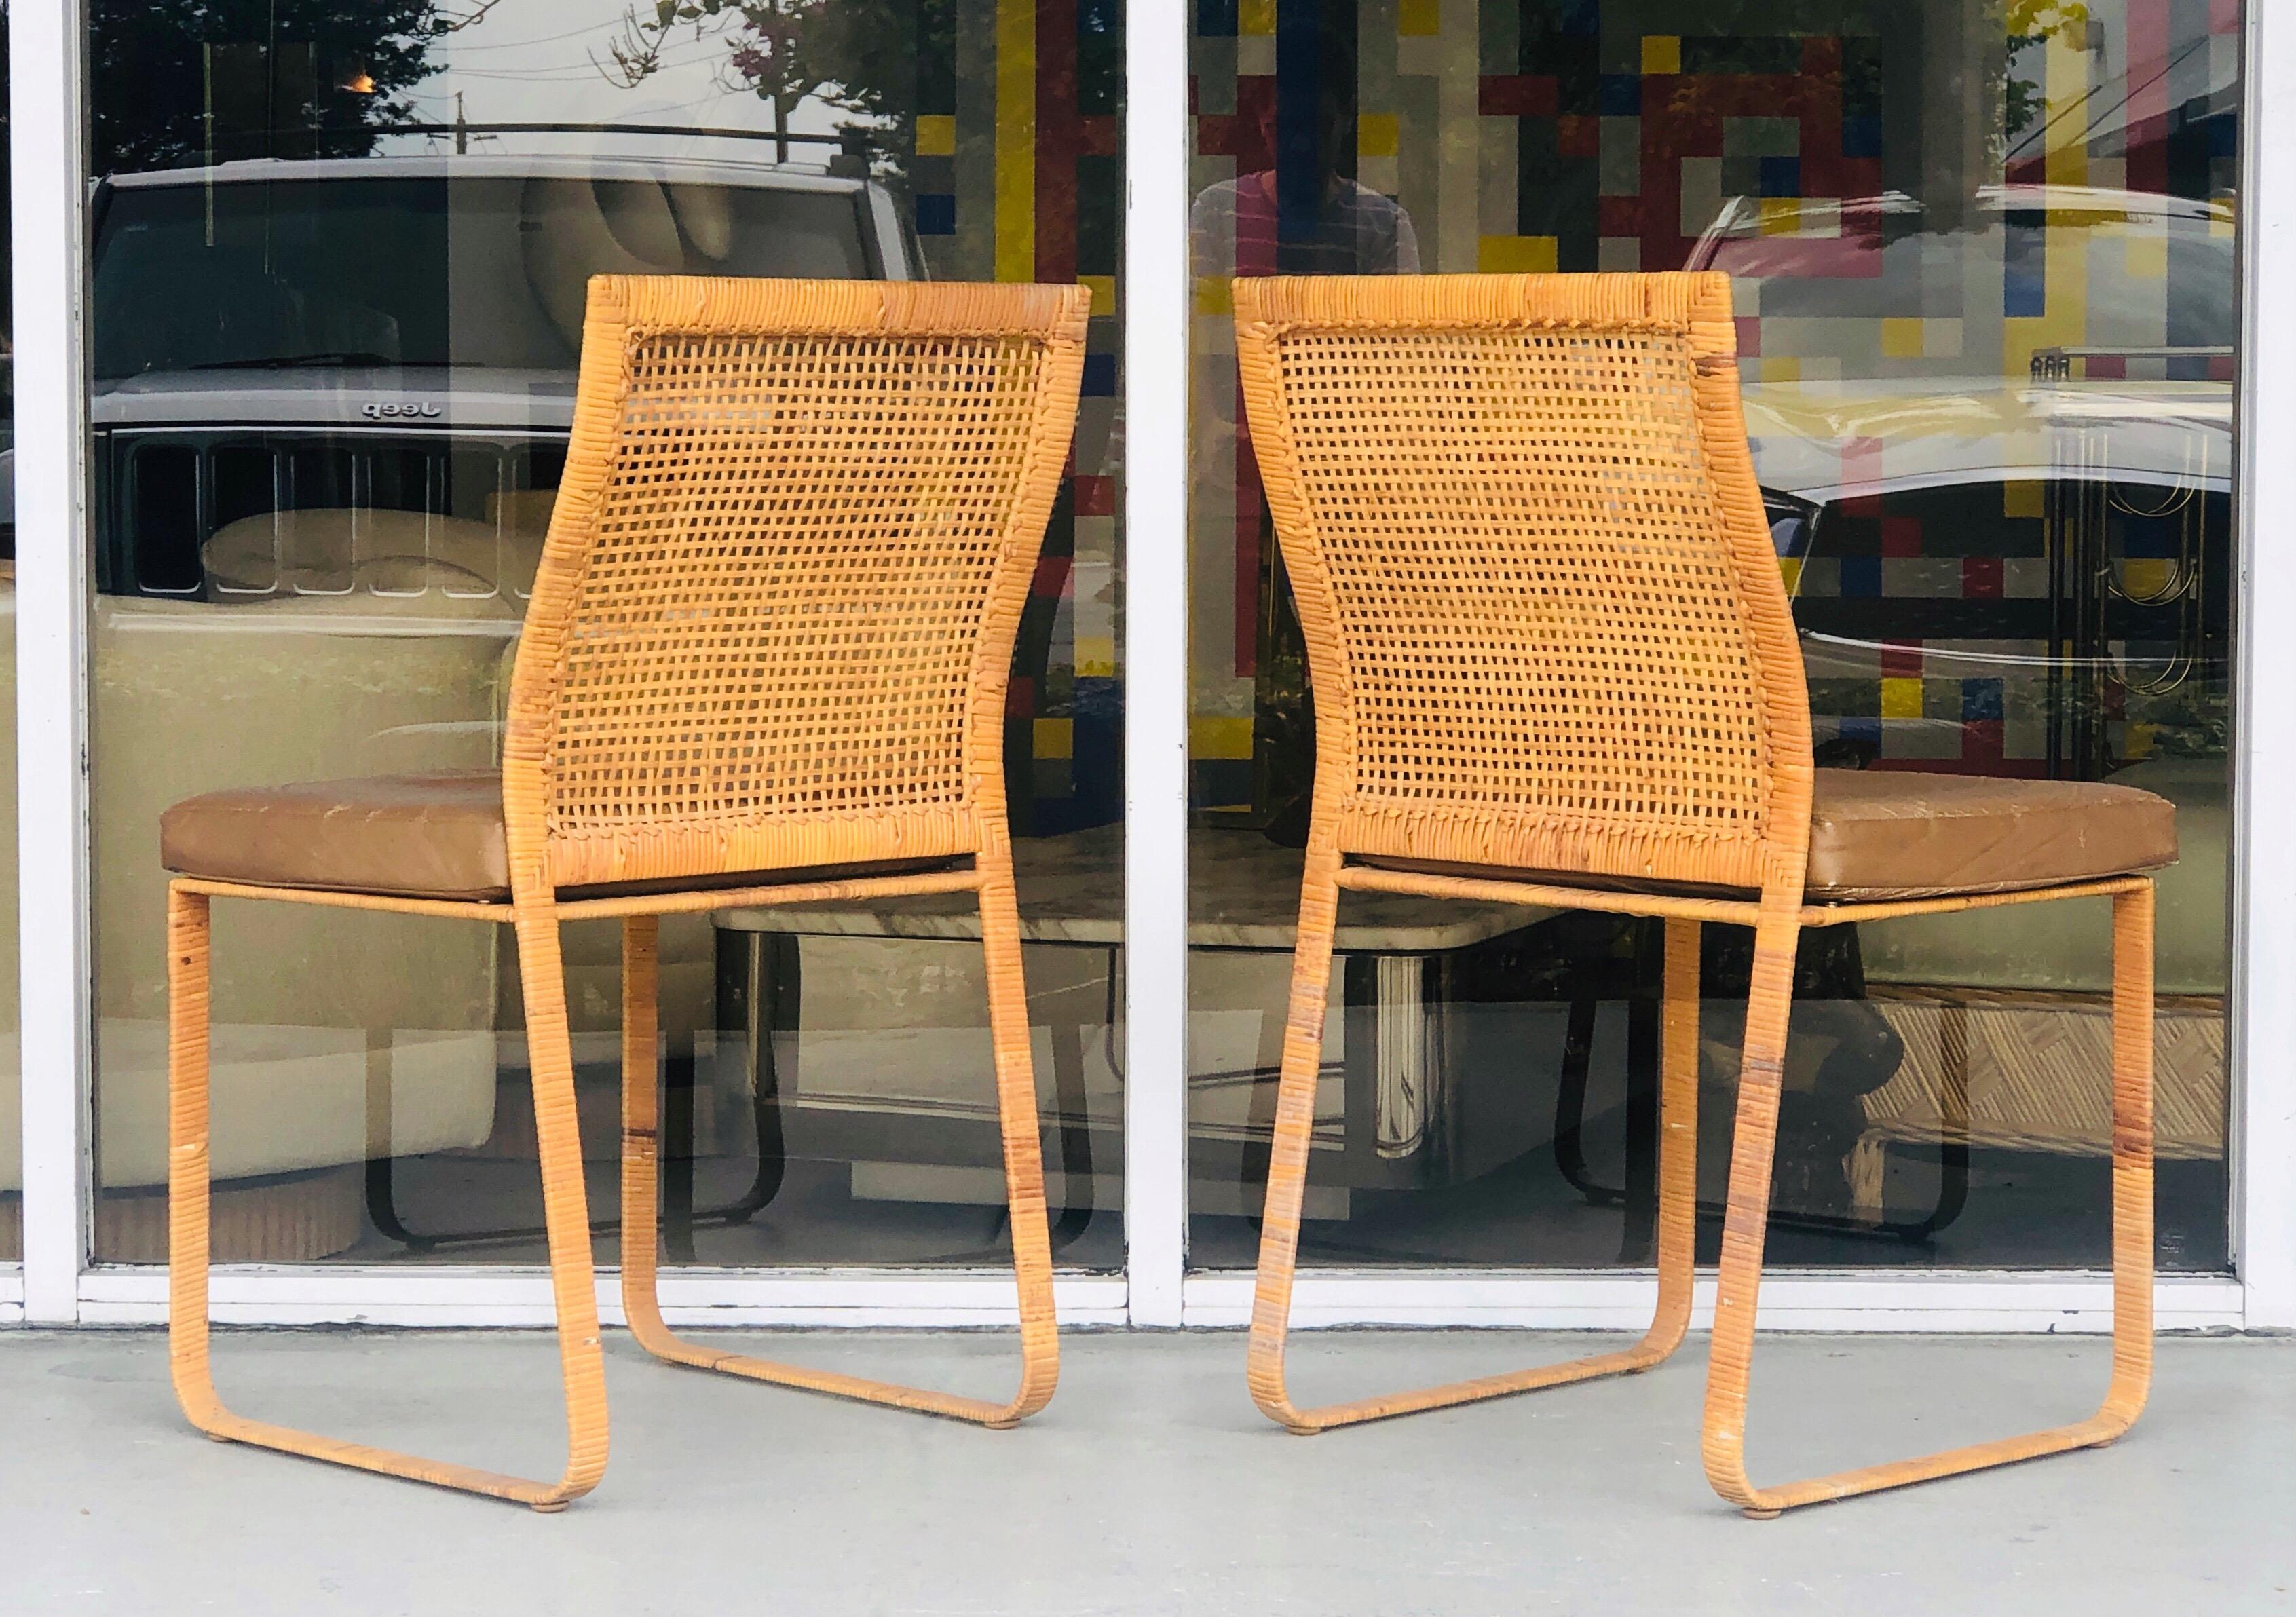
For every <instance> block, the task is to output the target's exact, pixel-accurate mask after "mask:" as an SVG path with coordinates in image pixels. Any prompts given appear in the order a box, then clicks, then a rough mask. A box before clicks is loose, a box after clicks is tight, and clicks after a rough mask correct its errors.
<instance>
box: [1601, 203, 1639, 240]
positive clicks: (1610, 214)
mask: <svg viewBox="0 0 2296 1617" xmlns="http://www.w3.org/2000/svg"><path fill="white" fill-rule="evenodd" d="M1642 233H1643V200H1642V199H1641V198H1640V197H1598V198H1596V199H1595V234H1597V235H1602V236H1639V235H1641V234H1642Z"/></svg>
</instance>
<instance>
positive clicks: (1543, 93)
mask: <svg viewBox="0 0 2296 1617" xmlns="http://www.w3.org/2000/svg"><path fill="white" fill-rule="evenodd" d="M1475 99H1476V102H1477V107H1476V110H1478V111H1480V113H1481V114H1482V115H1483V116H1484V117H1485V118H1553V117H1554V110H1555V108H1556V106H1557V105H1558V104H1559V103H1560V102H1561V101H1562V94H1561V91H1560V88H1559V86H1557V85H1556V83H1555V80H1554V76H1553V75H1552V74H1547V73H1486V74H1484V75H1483V77H1482V80H1481V83H1480V85H1479V86H1477V92H1476V97H1475Z"/></svg>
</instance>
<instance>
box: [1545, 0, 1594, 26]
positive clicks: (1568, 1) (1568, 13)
mask: <svg viewBox="0 0 2296 1617" xmlns="http://www.w3.org/2000/svg"><path fill="white" fill-rule="evenodd" d="M1554 31H1555V32H1556V33H1558V34H1600V33H1601V32H1602V31H1603V5H1602V0H1564V4H1563V6H1562V16H1560V17H1558V18H1557V19H1555V22H1554Z"/></svg>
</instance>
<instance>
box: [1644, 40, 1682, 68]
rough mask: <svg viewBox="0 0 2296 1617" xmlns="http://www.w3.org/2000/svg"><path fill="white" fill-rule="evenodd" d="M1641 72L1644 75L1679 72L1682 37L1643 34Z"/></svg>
mask: <svg viewBox="0 0 2296 1617" xmlns="http://www.w3.org/2000/svg"><path fill="white" fill-rule="evenodd" d="M1643 71H1644V73H1679V72H1681V71H1682V36H1681V35H1679V34H1644V36H1643Z"/></svg>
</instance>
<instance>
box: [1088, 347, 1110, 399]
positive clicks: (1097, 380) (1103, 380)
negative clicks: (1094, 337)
mask: <svg viewBox="0 0 2296 1617" xmlns="http://www.w3.org/2000/svg"><path fill="white" fill-rule="evenodd" d="M1083 394H1084V396H1085V397H1087V398H1114V397H1115V396H1116V355H1113V354H1087V355H1085V356H1084V388H1083Z"/></svg>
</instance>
